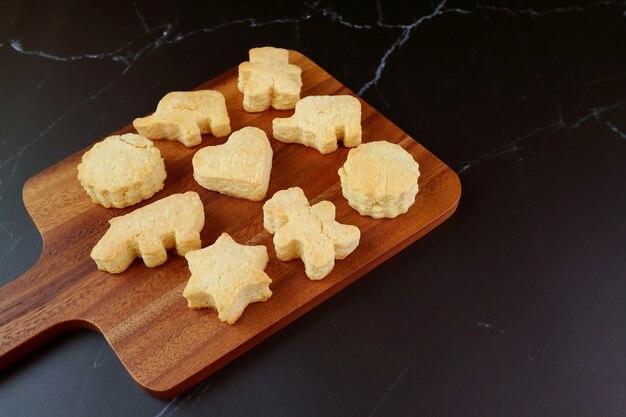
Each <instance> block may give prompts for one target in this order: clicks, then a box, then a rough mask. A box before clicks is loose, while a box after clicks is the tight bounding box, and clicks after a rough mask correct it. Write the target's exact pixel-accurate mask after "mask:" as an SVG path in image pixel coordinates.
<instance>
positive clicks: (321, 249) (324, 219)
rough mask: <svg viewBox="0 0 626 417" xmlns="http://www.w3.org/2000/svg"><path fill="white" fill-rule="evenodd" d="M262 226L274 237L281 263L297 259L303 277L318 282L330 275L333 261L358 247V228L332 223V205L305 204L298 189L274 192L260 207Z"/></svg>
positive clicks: (327, 202) (303, 197)
mask: <svg viewBox="0 0 626 417" xmlns="http://www.w3.org/2000/svg"><path fill="white" fill-rule="evenodd" d="M263 226H264V227H265V230H267V231H268V232H270V233H272V234H273V235H274V246H275V247H276V256H277V257H278V259H280V260H281V261H289V260H291V259H295V258H301V259H302V262H304V267H305V272H306V275H307V276H308V277H309V278H310V279H312V280H319V279H322V278H324V277H325V276H326V275H328V274H329V273H330V271H331V270H332V269H333V267H334V266H335V259H344V258H345V257H346V256H348V255H349V254H351V253H352V251H354V249H356V247H357V246H358V245H359V239H360V238H361V232H360V230H359V228H358V227H356V226H352V225H347V224H341V223H339V222H337V221H336V220H335V205H334V204H333V203H331V202H330V201H320V202H319V203H317V204H314V205H313V206H310V205H309V200H307V198H306V196H305V195H304V192H303V191H302V189H301V188H299V187H293V188H289V189H287V190H281V191H278V192H276V194H274V196H273V197H272V198H270V199H269V200H267V201H266V202H265V204H264V205H263Z"/></svg>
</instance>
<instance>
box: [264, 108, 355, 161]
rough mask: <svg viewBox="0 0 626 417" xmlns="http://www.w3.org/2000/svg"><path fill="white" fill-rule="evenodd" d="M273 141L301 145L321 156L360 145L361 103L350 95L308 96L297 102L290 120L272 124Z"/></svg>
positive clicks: (280, 120) (281, 119)
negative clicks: (317, 152) (338, 143)
mask: <svg viewBox="0 0 626 417" xmlns="http://www.w3.org/2000/svg"><path fill="white" fill-rule="evenodd" d="M272 127H273V130H274V139H278V140H279V141H281V142H285V143H301V144H303V145H305V146H309V147H311V148H315V149H317V150H318V151H320V152H321V153H323V154H327V153H331V152H334V151H336V150H337V140H342V141H343V145H344V146H347V147H349V148H351V147H354V146H358V145H359V144H360V143H361V102H360V101H359V100H358V99H357V98H356V97H352V96H309V97H305V98H303V99H302V100H300V101H298V104H296V111H295V113H294V114H293V116H291V117H287V118H277V119H274V120H273V121H272Z"/></svg>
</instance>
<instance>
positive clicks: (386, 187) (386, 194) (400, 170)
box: [339, 141, 420, 219]
mask: <svg viewBox="0 0 626 417" xmlns="http://www.w3.org/2000/svg"><path fill="white" fill-rule="evenodd" d="M419 176H420V170H419V164H418V163H417V162H416V161H415V160H414V159H413V156H411V154H410V153H408V152H407V151H406V150H404V148H402V146H400V145H397V144H395V143H391V142H387V141H377V142H369V143H364V144H362V145H359V146H358V147H357V148H355V149H350V152H349V153H348V158H347V159H346V162H345V163H344V164H343V167H341V168H339V178H340V180H341V190H342V193H343V196H344V197H345V198H346V199H347V200H348V204H350V206H351V207H352V208H354V209H355V210H357V211H358V212H359V214H361V215H362V216H371V217H374V218H376V219H378V218H382V217H388V218H393V217H396V216H398V215H400V214H403V213H406V212H407V211H408V209H409V207H411V206H412V205H413V203H415V196H416V194H417V192H418V190H419V188H418V184H417V179H418V178H419Z"/></svg>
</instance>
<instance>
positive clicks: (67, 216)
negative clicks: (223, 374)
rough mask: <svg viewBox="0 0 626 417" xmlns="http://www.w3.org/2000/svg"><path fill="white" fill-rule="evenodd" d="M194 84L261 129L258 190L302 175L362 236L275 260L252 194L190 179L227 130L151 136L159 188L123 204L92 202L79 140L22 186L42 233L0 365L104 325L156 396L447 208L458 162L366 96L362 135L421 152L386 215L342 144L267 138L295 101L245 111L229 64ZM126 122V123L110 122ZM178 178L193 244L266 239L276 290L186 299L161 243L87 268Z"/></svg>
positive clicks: (421, 230)
mask: <svg viewBox="0 0 626 417" xmlns="http://www.w3.org/2000/svg"><path fill="white" fill-rule="evenodd" d="M290 54H291V56H290V60H291V62H292V63H294V64H296V65H299V66H300V67H301V68H302V70H303V72H302V81H303V84H304V86H303V90H302V96H303V97H304V96H308V95H334V94H354V93H352V92H351V91H350V90H348V89H347V88H346V87H345V86H343V85H342V84H341V83H340V82H339V81H337V80H336V79H334V78H333V77H332V76H330V75H329V74H328V73H327V72H326V71H324V70H323V69H321V68H320V67H318V66H317V65H316V64H315V63H313V62H312V61H311V60H309V59H308V58H306V57H305V56H303V55H302V54H300V53H298V52H295V51H291V52H290ZM243 58H244V56H243V54H242V60H243ZM181 88H185V86H183V85H181ZM198 88H199V89H215V90H218V91H220V92H222V93H223V94H224V96H225V97H226V103H227V107H228V110H229V114H230V119H231V126H232V130H233V131H235V130H238V129H240V128H242V127H244V126H256V127H259V128H261V129H263V130H264V131H265V132H266V133H267V134H268V137H269V138H270V141H271V144H272V147H273V149H274V162H273V168H272V173H271V179H270V184H269V190H268V194H267V198H270V197H271V196H272V195H273V194H274V193H275V192H276V191H278V190H282V189H285V188H289V187H292V186H299V187H301V188H302V189H303V190H304V192H305V194H306V196H307V197H308V198H309V200H310V201H311V204H313V203H316V202H318V201H321V200H330V201H332V202H333V203H334V204H335V206H336V207H337V220H338V221H340V222H342V223H347V224H353V225H356V226H358V227H359V229H361V243H360V245H359V246H358V247H357V249H356V250H355V251H354V252H353V253H352V254H351V255H350V256H348V257H347V258H346V259H344V260H341V261H337V262H336V264H335V268H334V269H333V271H332V272H331V273H330V275H328V276H327V277H326V278H325V279H323V280H322V281H311V280H309V279H308V278H307V277H306V275H305V274H304V266H303V264H302V262H301V261H300V260H294V261H290V262H281V261H279V260H278V259H277V258H276V254H275V251H274V246H273V243H272V236H271V235H270V234H269V233H267V232H266V231H265V230H264V229H263V211H262V207H263V202H250V201H246V200H240V199H236V198H232V197H228V196H223V195H221V194H218V193H216V192H212V191H208V190H205V189H203V188H202V187H200V186H199V185H198V184H197V183H196V182H195V181H194V179H193V176H192V167H191V158H192V156H193V154H194V153H195V152H196V151H197V150H198V149H200V148H201V147H203V146H207V145H217V144H222V143H224V142H225V141H226V139H227V138H221V139H216V138H214V137H213V136H210V135H207V136H206V137H205V138H204V140H203V142H202V144H201V145H200V146H199V147H196V148H192V149H189V148H185V147H184V146H182V145H181V144H179V143H175V142H169V141H156V142H155V144H156V146H157V147H158V148H159V149H160V150H161V154H162V156H163V158H164V159H165V166H166V169H167V180H166V181H165V188H164V189H163V190H162V191H161V192H159V193H157V194H156V195H155V196H153V197H152V198H151V199H149V200H147V201H144V202H142V203H140V204H138V205H135V206H134V207H130V208H127V209H106V208H103V207H101V206H99V205H96V204H93V203H92V202H91V200H90V199H89V197H88V196H87V194H86V193H85V192H84V191H83V190H82V188H81V186H80V183H79V182H78V180H77V179H76V173H77V171H76V166H77V165H78V163H79V162H80V159H81V156H82V154H83V153H84V152H85V151H86V150H87V149H83V150H82V151H80V152H78V153H76V154H74V155H72V156H70V157H68V158H67V159H65V160H63V161H61V162H59V163H58V164H56V165H54V166H52V167H50V168H48V169H46V170H45V171H43V172H42V173H40V174H38V175H36V176H35V177H33V178H31V179H30V180H29V181H28V182H27V183H26V185H25V186H24V191H23V195H24V203H25V205H26V208H27V209H28V212H29V213H30V215H31V216H32V218H33V221H34V222H35V224H36V226H37V228H38V229H39V231H40V232H41V235H42V237H43V242H44V245H43V252H42V254H41V258H40V259H39V261H38V262H37V264H36V265H35V266H34V267H33V268H32V269H30V270H29V271H27V272H26V273H24V274H23V275H22V276H20V277H19V278H17V279H15V280H13V281H11V282H9V283H8V284H6V285H5V286H4V287H2V288H0V367H5V366H7V365H8V364H10V363H11V362H14V361H15V360H17V359H18V358H19V357H21V356H23V355H24V354H26V353H27V352H28V351H30V350H32V349H33V348H35V347H36V346H38V345H41V344H42V343H44V342H45V341H46V340H49V339H50V338H52V337H54V336H56V335H58V334H60V333H63V332H66V331H68V330H71V329H75V328H85V327H86V328H90V329H94V330H96V331H98V332H100V333H102V334H103V335H104V337H105V338H106V340H107V341H108V342H109V344H110V345H111V347H112V348H113V350H114V351H115V353H116V354H117V355H118V357H119V358H120V360H121V362H122V364H123V365H124V366H125V367H126V369H127V370H128V372H129V373H130V374H131V376H132V377H133V379H134V380H135V381H136V382H137V383H138V384H139V385H140V386H141V387H143V388H145V389H146V390H147V391H149V392H150V393H152V394H153V395H156V396H158V397H161V398H172V397H174V396H176V395H178V394H179V393H181V392H182V391H184V390H186V389H188V388H189V387H191V386H192V385H194V384H196V383H197V382H199V381H201V380H202V379H203V378H205V377H207V376H208V375H210V374H211V373H213V372H214V371H216V370H217V369H219V368H221V367H222V366H224V365H225V364H227V363H228V362H230V361H231V360H233V359H234V358H236V357H237V356H239V355H241V354H242V353H244V352H245V351H247V350H248V349H250V348H251V347H253V346H255V345H256V344H257V343H259V342H261V341H262V340H264V339H265V338H267V337H268V336H270V335H271V334H273V333H274V332H276V331H277V330H279V329H281V328H283V327H284V326H286V325H287V324H288V323H290V322H292V321H294V320H295V319H296V318H298V317H300V316H301V315H302V314H304V313H306V312H307V311H309V310H310V309H312V308H313V307H315V306H316V305H318V304H320V303H321V302H322V301H324V300H326V299H327V298H328V297H330V296H332V295H333V294H335V293H337V292H338V291H340V290H342V289H343V288H345V287H346V286H347V285H348V284H350V283H352V282H354V281H355V280H356V279H357V278H360V277H362V276H363V275H364V274H366V273H367V272H368V271H370V270H371V269H372V268H374V267H376V266H377V265H379V264H380V263H381V262H383V261H385V260H386V259H389V258H390V257H391V256H393V255H394V254H396V253H397V252H398V251H400V250H402V249H403V248H405V247H406V246H408V245H410V244H411V243H412V242H414V241H415V240H417V239H418V238H420V237H421V236H423V235H424V234H426V233H428V232H429V231H430V230H432V229H433V228H434V227H435V226H437V225H439V224H440V223H441V222H443V221H444V220H445V219H447V218H448V217H449V216H450V215H451V214H452V213H453V212H454V210H455V209H456V207H457V204H458V201H459V197H460V195H461V186H460V183H459V179H458V177H457V176H456V174H455V173H454V172H453V171H452V170H450V168H448V167H447V166H446V165H445V164H444V163H442V162H441V161H440V160H439V159H437V157H435V156H434V155H433V154H431V153H430V152H428V151H427V150H426V149H424V148H423V147H422V146H421V145H420V144H419V143H417V142H415V140H414V139H412V138H411V137H409V136H408V135H407V134H406V133H404V132H403V131H402V130H401V129H399V128H398V127H397V126H395V125H394V124H393V123H391V122H390V121H389V120H387V119H386V118H385V117H384V116H382V115H381V114H380V113H378V112H377V111H376V110H374V109H373V108H372V107H370V106H369V105H368V104H367V103H365V102H363V101H361V103H362V105H363V138H364V141H365V142H368V141H373V140H383V139H384V140H388V141H391V142H396V143H399V144H400V145H402V146H403V147H404V148H405V149H406V150H407V151H409V152H410V153H411V154H412V155H413V156H414V157H415V159H416V160H417V161H418V162H419V165H420V170H421V174H422V175H421V176H420V178H419V187H420V192H419V194H418V195H417V199H416V201H415V204H414V205H413V206H412V207H411V209H410V210H409V212H408V213H407V214H404V215H401V216H399V217H397V218H395V219H383V220H375V219H372V218H370V217H362V216H360V215H359V214H358V213H357V212H356V211H355V210H353V209H352V208H351V207H350V206H349V205H348V203H347V201H346V200H345V199H344V198H343V197H342V195H341V186H340V184H339V176H338V175H337V170H338V169H339V167H340V166H341V165H342V164H343V163H344V161H345V159H346V156H347V154H348V151H349V149H347V148H344V147H342V146H340V148H339V150H338V151H336V152H334V153H332V154H329V155H321V154H320V153H319V152H317V151H316V150H314V149H311V148H306V147H304V146H301V145H295V144H290V145H287V144H284V143H281V142H278V141H276V140H274V139H273V138H272V135H271V133H272V119H274V118H275V117H288V116H291V114H292V113H293V111H278V110H268V111H265V112H262V113H247V112H245V111H244V110H243V108H242V94H241V93H240V92H239V91H238V90H237V68H233V69H231V70H229V71H227V72H225V73H224V74H222V75H220V76H218V77H216V78H214V79H212V80H211V81H208V82H206V83H204V84H203V85H201V86H200V87H198ZM155 107H156V103H155ZM133 131H134V130H133V128H132V126H126V127H125V128H123V129H120V130H118V131H117V132H115V133H118V134H119V133H125V132H133ZM77 134H80V132H77ZM188 190H193V191H196V192H198V193H199V194H200V197H201V199H202V201H203V203H204V207H205V217H206V222H205V226H204V229H203V231H202V242H203V247H204V246H208V245H210V244H212V243H213V242H214V241H215V239H217V237H218V236H219V235H220V234H221V233H222V232H228V233H229V234H230V235H231V236H232V237H233V238H234V239H235V240H236V241H237V242H239V243H242V244H250V245H259V244H261V245H266V246H267V248H268V253H269V255H270V261H269V264H268V266H267V269H266V272H267V274H268V275H269V276H270V277H271V278H272V280H273V282H272V284H271V286H270V288H271V290H272V291H273V293H274V294H273V295H272V297H271V298H270V299H269V300H268V301H266V302H264V303H256V304H252V305H250V306H248V308H247V309H246V310H245V312H244V314H243V316H242V317H241V319H239V321H238V322H237V323H236V324H235V325H233V326H231V325H228V324H225V323H222V322H220V321H219V320H218V319H217V315H216V312H215V311H214V310H211V309H203V310H191V309H189V308H187V305H186V300H185V299H184V298H183V296H182V291H183V288H184V286H185V284H186V283H187V280H188V278H189V276H190V273H189V270H188V269H187V262H186V260H185V259H184V258H183V257H179V256H176V255H175V254H169V260H168V262H167V263H166V264H165V265H162V266H160V267H158V268H152V269H150V268H146V267H145V266H144V265H143V263H142V262H141V261H140V260H136V261H135V262H134V263H133V264H132V265H131V267H130V268H129V269H128V270H126V271H125V272H124V273H122V274H119V275H109V274H107V273H105V272H101V271H98V270H97V269H96V265H95V263H94V262H93V261H92V260H91V258H90V257H89V254H90V251H91V249H92V248H93V246H94V245H95V244H96V242H97V241H98V240H99V239H100V237H101V236H102V235H103V234H104V232H105V231H106V230H107V228H108V222H107V221H108V220H109V219H110V218H111V217H115V216H119V215H122V214H125V213H127V212H129V211H132V210H134V209H136V208H138V207H141V206H143V205H146V204H148V203H151V202H154V201H156V200H157V199H161V198H163V197H166V196H168V195H170V194H173V193H179V192H184V191H188ZM380 285H385V283H384V282H381V283H380Z"/></svg>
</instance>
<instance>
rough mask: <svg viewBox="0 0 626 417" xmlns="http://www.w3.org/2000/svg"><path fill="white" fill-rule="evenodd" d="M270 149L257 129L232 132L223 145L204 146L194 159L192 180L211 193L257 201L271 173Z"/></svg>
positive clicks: (264, 190) (263, 195)
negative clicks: (215, 192)
mask: <svg viewBox="0 0 626 417" xmlns="http://www.w3.org/2000/svg"><path fill="white" fill-rule="evenodd" d="M272 155H273V152H272V147H271V145H270V142H269V140H268V139H267V135H266V134H265V132H264V131H262V130H261V129H258V128H256V127H244V128H243V129H240V130H238V131H236V132H234V133H233V134H232V135H230V137H229V138H228V141H227V142H226V143H225V144H223V145H216V146H207V147H205V148H202V149H200V150H199V151H198V152H196V154H195V155H194V156H193V161H192V163H193V177H194V178H195V179H196V181H197V182H198V184H200V185H201V186H203V187H204V188H206V189H208V190H212V191H217V192H220V193H222V194H226V195H230V196H233V197H237V198H245V199H247V200H252V201H260V200H263V199H264V198H265V194H266V193H267V187H268V184H269V181H270V171H271V170H272Z"/></svg>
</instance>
